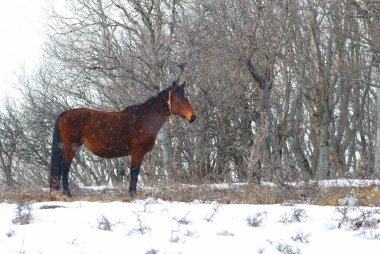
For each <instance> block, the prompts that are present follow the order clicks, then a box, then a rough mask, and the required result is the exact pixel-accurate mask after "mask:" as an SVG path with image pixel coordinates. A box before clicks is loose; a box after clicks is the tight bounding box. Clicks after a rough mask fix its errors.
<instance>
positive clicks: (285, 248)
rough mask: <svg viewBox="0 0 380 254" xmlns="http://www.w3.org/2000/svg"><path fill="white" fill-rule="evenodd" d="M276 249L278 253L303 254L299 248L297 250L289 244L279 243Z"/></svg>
mask: <svg viewBox="0 0 380 254" xmlns="http://www.w3.org/2000/svg"><path fill="white" fill-rule="evenodd" d="M276 249H277V251H278V252H280V253H284V254H299V253H301V250H300V249H299V248H295V247H293V246H291V245H289V244H286V243H281V242H279V243H277V245H276Z"/></svg>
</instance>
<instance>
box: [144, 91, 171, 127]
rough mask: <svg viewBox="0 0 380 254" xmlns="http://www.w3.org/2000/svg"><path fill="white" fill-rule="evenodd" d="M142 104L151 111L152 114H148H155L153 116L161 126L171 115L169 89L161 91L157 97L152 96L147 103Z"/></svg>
mask: <svg viewBox="0 0 380 254" xmlns="http://www.w3.org/2000/svg"><path fill="white" fill-rule="evenodd" d="M141 106H142V107H143V108H145V110H148V111H150V114H148V115H151V116H152V115H154V117H153V118H154V119H155V120H156V121H157V124H159V127H160V128H161V127H162V125H164V123H165V122H166V120H167V119H168V118H169V116H170V111H169V106H168V92H167V91H162V92H160V93H159V94H158V95H156V96H155V97H152V98H150V99H149V100H147V101H146V102H145V103H143V104H141Z"/></svg>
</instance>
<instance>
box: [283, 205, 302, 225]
mask: <svg viewBox="0 0 380 254" xmlns="http://www.w3.org/2000/svg"><path fill="white" fill-rule="evenodd" d="M306 218H307V214H306V211H305V209H301V208H293V209H292V213H291V215H290V216H289V215H288V214H286V213H285V214H283V215H282V216H281V218H280V222H282V223H284V224H290V223H294V222H303V220H304V219H306Z"/></svg>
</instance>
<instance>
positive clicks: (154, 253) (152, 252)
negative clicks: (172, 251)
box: [145, 249, 159, 254]
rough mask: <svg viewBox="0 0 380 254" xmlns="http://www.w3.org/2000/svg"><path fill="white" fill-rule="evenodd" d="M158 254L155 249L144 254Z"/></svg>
mask: <svg viewBox="0 0 380 254" xmlns="http://www.w3.org/2000/svg"><path fill="white" fill-rule="evenodd" d="M158 253H159V251H158V250H156V249H150V250H148V251H146V252H145V254H158Z"/></svg>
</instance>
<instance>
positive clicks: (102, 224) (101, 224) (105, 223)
mask: <svg viewBox="0 0 380 254" xmlns="http://www.w3.org/2000/svg"><path fill="white" fill-rule="evenodd" d="M98 229H100V230H105V231H112V224H111V222H110V221H109V220H108V219H107V218H106V217H105V216H104V215H102V217H101V218H99V219H98Z"/></svg>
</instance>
